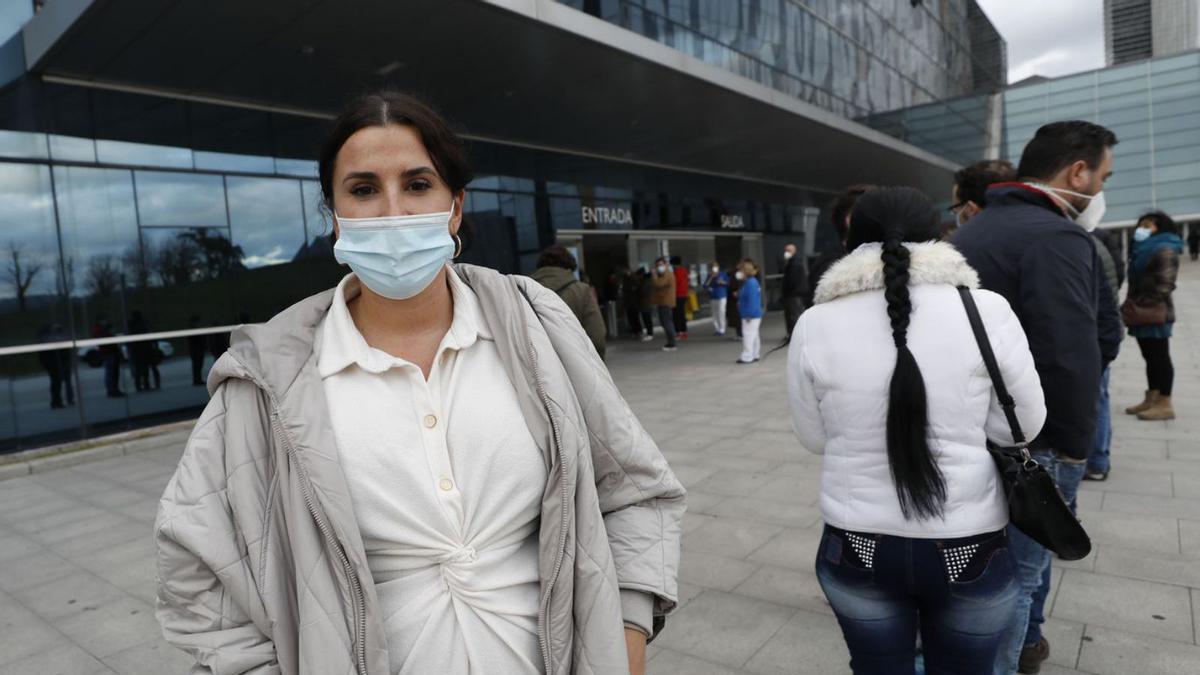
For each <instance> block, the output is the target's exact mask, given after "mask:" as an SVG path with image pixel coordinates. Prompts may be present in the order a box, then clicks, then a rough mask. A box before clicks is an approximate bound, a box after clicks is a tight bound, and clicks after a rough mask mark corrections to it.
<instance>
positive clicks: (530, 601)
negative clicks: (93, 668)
mask: <svg viewBox="0 0 1200 675" xmlns="http://www.w3.org/2000/svg"><path fill="white" fill-rule="evenodd" d="M319 168H320V184H321V188H322V192H323V195H324V199H325V203H326V205H327V206H328V207H329V208H330V210H331V211H332V212H333V214H334V218H335V221H334V223H335V237H336V241H337V244H336V246H335V253H336V255H337V257H338V260H339V261H341V262H343V263H345V264H348V265H349V266H350V268H351V270H352V271H353V273H352V274H348V275H347V277H346V278H345V279H344V280H343V281H342V283H341V284H339V286H338V287H337V288H336V289H332V290H329V291H325V292H323V293H320V294H318V295H316V296H313V297H310V298H308V299H306V300H303V301H301V302H299V303H297V304H296V305H294V306H292V307H291V308H289V309H287V310H285V311H283V312H281V313H280V314H279V315H277V316H276V317H275V318H273V319H272V320H271V321H269V322H268V323H266V324H263V325H257V326H246V327H242V328H240V329H238V330H237V331H235V332H234V333H233V339H232V344H231V346H230V348H229V350H228V351H227V352H226V353H225V354H224V355H223V356H222V357H221V358H220V360H219V361H218V362H217V363H216V364H215V365H214V367H213V369H212V373H211V375H210V376H209V380H208V386H209V391H210V393H211V395H212V400H211V401H210V402H209V405H208V407H207V408H206V409H205V411H204V413H203V415H202V416H201V417H200V419H199V421H198V422H197V424H196V426H195V429H194V430H193V432H192V435H191V438H190V439H189V441H188V443H187V447H186V449H185V450H184V453H183V456H182V457H181V459H180V462H179V466H178V468H177V470H176V472H175V474H174V476H173V477H172V479H171V480H170V482H169V483H168V485H167V488H166V490H165V491H164V493H163V497H162V500H161V502H160V506H159V513H158V517H157V521H156V525H155V534H156V540H157V547H158V555H157V578H158V608H157V615H158V619H159V621H160V623H161V624H162V627H163V633H164V635H165V637H166V639H167V641H168V642H170V643H172V644H173V645H175V646H177V647H179V648H181V649H183V650H185V651H186V652H188V653H189V654H190V655H191V656H192V658H193V659H194V660H195V666H194V669H193V670H192V672H193V673H213V674H222V675H224V674H232V673H257V674H262V675H266V674H273V673H278V674H282V675H295V674H300V673H312V674H320V675H325V674H330V673H339V674H344V673H355V674H356V675H386V674H394V673H498V672H503V673H524V672H530V673H546V674H547V675H567V674H569V673H579V674H597V675H599V674H614V675H615V674H617V673H621V674H624V673H643V672H644V664H645V645H646V642H647V641H648V638H651V637H654V636H656V635H658V634H659V633H660V632H661V630H662V629H663V624H664V618H665V616H666V615H667V614H668V613H669V612H671V611H672V609H673V608H674V607H675V604H676V602H677V599H678V592H679V591H678V585H677V578H676V577H677V572H678V566H679V540H680V533H681V518H682V515H683V511H684V489H683V487H682V486H681V485H680V483H679V481H678V480H676V478H675V476H674V474H673V473H672V472H671V469H670V467H669V466H668V465H667V462H666V461H665V460H664V458H663V456H662V454H661V453H660V452H659V450H658V448H657V447H656V445H655V443H654V441H653V439H652V438H650V436H649V434H647V432H646V431H645V429H644V428H643V427H642V426H641V424H640V423H639V422H638V420H637V418H636V417H635V416H634V414H633V413H632V411H631V410H630V408H629V406H628V405H627V404H626V403H625V401H624V399H623V398H622V397H621V394H620V392H619V391H618V390H617V388H616V386H615V384H614V383H613V381H612V379H611V378H610V376H609V375H608V372H607V369H606V368H605V367H604V364H603V362H602V361H601V360H600V358H599V356H598V355H597V353H596V351H595V349H593V348H592V345H591V344H590V342H589V340H588V337H587V335H586V333H585V332H584V331H583V329H582V328H581V327H580V324H579V321H578V320H577V319H576V318H575V317H574V315H572V313H571V311H570V310H569V309H568V308H567V306H566V305H565V304H564V303H563V302H562V300H561V299H559V297H558V296H557V295H555V294H554V293H553V292H551V291H550V290H547V289H545V288H544V287H542V286H540V285H539V284H537V283H536V282H533V281H532V280H530V279H527V278H524V277H515V276H504V275H501V274H499V273H498V272H495V271H492V270H488V269H484V268H479V267H474V266H469V265H452V264H449V262H450V260H451V259H452V257H457V255H458V254H459V253H460V252H461V245H460V243H459V240H458V239H457V235H458V231H459V228H460V227H461V224H462V219H461V208H462V203H463V198H464V196H465V187H466V185H467V183H468V182H469V180H470V170H469V167H468V166H467V164H466V161H465V153H464V152H463V150H462V146H461V142H460V141H459V139H458V138H457V137H456V136H455V135H454V134H453V132H451V131H450V128H449V126H448V125H447V123H446V122H445V121H444V120H443V119H441V118H440V117H439V116H438V115H437V113H435V112H434V111H432V110H431V109H430V108H428V107H427V106H426V105H424V104H423V103H421V102H419V101H417V100H415V99H413V98H411V97H409V96H406V95H403V94H399V93H396V92H390V91H383V92H379V93H375V94H371V95H366V96H363V97H360V98H358V99H356V100H355V101H353V102H352V103H351V104H350V105H349V107H348V108H347V109H346V111H345V112H344V113H343V114H342V115H341V116H340V117H339V118H338V119H337V120H335V121H334V123H333V126H332V130H331V132H330V136H329V138H328V139H327V141H326V143H325V146H324V149H323V150H322V153H321V159H320V161H319ZM447 203H449V204H451V206H450V210H449V211H448V212H447V211H446V210H445V209H446V206H445V205H446V204H447ZM468 369H469V372H466V371H467V370H468ZM487 504H498V505H500V506H501V507H503V508H500V509H489V508H486V505H487ZM397 524H402V525H404V527H397V526H396V525H397ZM493 582H494V583H493Z"/></svg>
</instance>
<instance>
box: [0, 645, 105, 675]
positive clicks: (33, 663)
mask: <svg viewBox="0 0 1200 675" xmlns="http://www.w3.org/2000/svg"><path fill="white" fill-rule="evenodd" d="M111 672H112V670H110V669H109V668H108V666H106V665H104V664H103V663H101V662H100V661H98V660H96V658H95V657H93V656H92V655H91V654H88V653H87V652H85V651H83V650H82V649H80V648H79V647H76V646H75V645H73V644H65V645H61V646H58V647H54V648H53V649H50V650H48V651H43V652H41V653H39V654H35V655H33V656H30V657H28V658H25V659H22V660H20V661H17V662H14V663H10V664H8V665H7V666H4V667H3V668H0V675H33V674H34V673H37V675H96V674H98V673H111Z"/></svg>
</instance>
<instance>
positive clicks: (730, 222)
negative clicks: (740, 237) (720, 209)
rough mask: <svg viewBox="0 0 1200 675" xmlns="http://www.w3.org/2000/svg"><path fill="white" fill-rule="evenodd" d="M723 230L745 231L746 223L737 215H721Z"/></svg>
mask: <svg viewBox="0 0 1200 675" xmlns="http://www.w3.org/2000/svg"><path fill="white" fill-rule="evenodd" d="M721 229H723V230H744V229H746V221H745V220H743V219H742V217H741V216H740V215H738V214H736V213H722V214H721Z"/></svg>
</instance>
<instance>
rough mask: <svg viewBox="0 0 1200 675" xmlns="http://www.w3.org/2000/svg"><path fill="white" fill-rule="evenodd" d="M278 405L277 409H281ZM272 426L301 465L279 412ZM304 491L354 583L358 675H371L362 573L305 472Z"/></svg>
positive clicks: (321, 527) (355, 646)
mask: <svg viewBox="0 0 1200 675" xmlns="http://www.w3.org/2000/svg"><path fill="white" fill-rule="evenodd" d="M278 409H279V408H278V406H276V410H278ZM271 426H272V427H273V428H274V429H275V435H276V437H277V438H279V440H280V441H281V442H282V443H283V445H284V448H285V449H286V450H287V454H288V455H290V456H291V457H292V459H293V460H296V465H297V467H299V466H300V462H299V459H298V458H297V457H296V455H295V448H293V447H292V444H291V442H290V441H289V440H288V437H287V435H286V434H285V433H284V432H283V425H282V424H281V423H280V421H279V416H278V415H277V414H276V413H272V414H271ZM301 474H302V475H301V480H300V492H301V494H302V496H303V497H304V506H305V507H307V508H308V512H309V514H310V515H311V516H312V517H313V520H314V521H316V523H317V528H318V529H319V530H321V535H322V536H324V537H325V542H326V543H327V544H328V545H329V547H330V548H332V549H333V550H334V551H335V552H336V553H337V555H338V558H339V559H340V560H341V562H342V567H343V568H344V569H345V572H346V578H347V579H348V580H349V581H350V589H351V592H352V595H353V598H352V600H353V602H354V607H353V608H352V610H351V611H353V612H354V616H355V619H356V622H355V625H356V629H357V632H356V634H355V636H354V649H355V652H356V654H357V657H358V664H357V667H356V668H355V672H357V673H358V675H367V644H366V634H367V611H366V606H367V600H366V595H365V594H364V593H363V589H362V583H360V582H359V579H358V574H357V573H355V571H354V566H353V565H351V564H350V558H349V556H347V555H346V549H345V548H343V547H342V545H341V543H340V542H338V540H337V538H336V537H334V536H333V530H331V529H330V527H329V523H328V522H327V521H326V520H325V515H324V514H323V513H321V511H320V510H319V509H317V507H316V505H315V504H314V503H313V499H312V492H311V490H309V485H308V474H307V473H305V472H304V471H303V470H302V469H301Z"/></svg>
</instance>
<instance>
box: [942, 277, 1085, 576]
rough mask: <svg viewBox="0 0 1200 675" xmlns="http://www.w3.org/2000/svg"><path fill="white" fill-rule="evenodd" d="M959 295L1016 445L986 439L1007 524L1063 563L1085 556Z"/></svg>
mask: <svg viewBox="0 0 1200 675" xmlns="http://www.w3.org/2000/svg"><path fill="white" fill-rule="evenodd" d="M958 292H959V294H960V295H961V296H962V301H963V306H964V307H965V308H966V310H967V317H968V318H969V319H970V321H971V330H972V332H974V333H975V341H976V342H977V343H978V344H979V351H980V353H981V354H982V355H983V363H984V365H986V366H987V371H988V375H989V376H990V377H991V378H992V387H993V388H994V389H995V391H996V398H998V399H999V400H1000V406H1001V407H1002V408H1003V409H1004V416H1005V418H1007V419H1008V425H1009V427H1010V428H1011V430H1012V437H1013V441H1014V442H1016V445H1014V446H1012V447H1001V446H998V445H996V444H994V443H992V442H991V441H988V452H990V453H991V454H992V459H993V460H994V461H995V462H996V468H997V469H998V470H999V471H1000V480H1001V483H1002V484H1003V486H1004V494H1005V496H1006V497H1007V498H1008V517H1009V520H1010V521H1011V522H1012V524H1013V525H1014V526H1016V528H1017V529H1018V530H1020V531H1022V532H1024V533H1025V534H1026V535H1027V536H1029V538H1030V539H1033V540H1034V541H1036V542H1037V543H1039V544H1041V545H1042V546H1045V547H1046V548H1048V549H1050V550H1051V551H1053V552H1054V553H1056V554H1058V557H1059V558H1061V559H1063V560H1080V559H1082V558H1086V557H1087V555H1088V554H1089V553H1091V551H1092V541H1091V538H1090V537H1088V533H1087V531H1086V530H1084V529H1083V525H1082V524H1080V522H1079V519H1078V518H1077V517H1075V514H1074V513H1072V512H1071V508H1070V507H1069V506H1067V503H1066V501H1064V500H1063V497H1062V494H1061V493H1060V492H1059V491H1058V486H1057V485H1055V484H1054V478H1052V477H1051V476H1050V473H1049V472H1048V471H1046V467H1044V466H1042V465H1040V464H1038V463H1037V460H1035V459H1034V458H1033V457H1032V456H1030V454H1029V447H1028V446H1029V443H1028V441H1027V440H1026V439H1025V434H1024V432H1022V431H1021V423H1020V421H1019V420H1017V414H1016V407H1017V404H1016V401H1014V400H1013V398H1012V396H1011V395H1010V394H1009V393H1008V387H1006V386H1005V384H1004V378H1003V377H1002V376H1001V374H1000V366H999V365H998V364H997V363H996V354H995V352H993V351H992V343H991V340H989V339H988V336H987V330H986V329H985V328H984V326H983V319H982V318H980V316H979V308H978V307H977V306H976V305H975V298H973V297H972V296H971V291H970V290H969V289H967V288H965V287H959V289H958Z"/></svg>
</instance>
